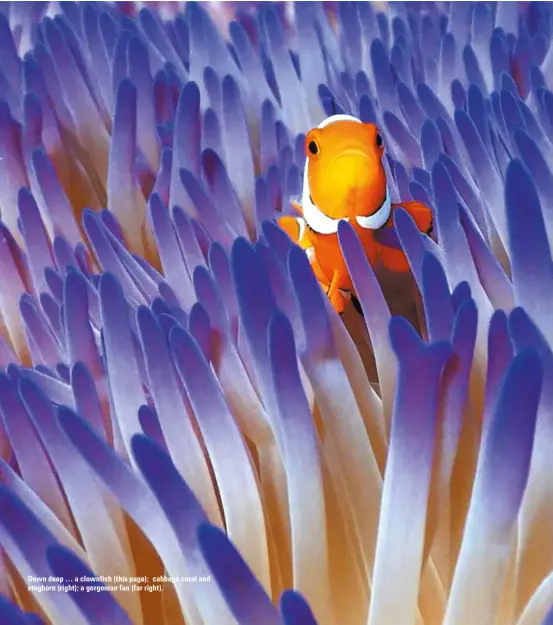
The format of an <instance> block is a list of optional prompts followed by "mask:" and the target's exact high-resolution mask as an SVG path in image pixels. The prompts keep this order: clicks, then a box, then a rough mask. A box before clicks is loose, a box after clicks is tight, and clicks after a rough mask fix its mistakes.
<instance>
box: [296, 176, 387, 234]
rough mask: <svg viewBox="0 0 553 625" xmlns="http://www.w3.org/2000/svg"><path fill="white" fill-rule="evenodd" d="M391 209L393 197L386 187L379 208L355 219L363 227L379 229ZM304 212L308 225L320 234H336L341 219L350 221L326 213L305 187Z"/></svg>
mask: <svg viewBox="0 0 553 625" xmlns="http://www.w3.org/2000/svg"><path fill="white" fill-rule="evenodd" d="M305 191H307V193H305ZM391 210H392V199H391V197H390V191H389V190H388V188H386V195H385V197H384V200H383V202H382V204H381V205H380V206H379V207H378V209H377V210H376V211H375V212H374V213H372V215H366V216H361V215H358V216H356V218H355V220H356V221H357V223H358V225H359V226H361V228H365V229H366V230H378V229H379V228H382V227H383V226H384V224H385V223H386V222H387V221H388V219H389V218H390V213H391ZM302 212H303V218H304V219H305V222H306V223H307V225H308V226H309V227H310V228H311V229H312V230H314V231H315V232H317V233H318V234H335V233H336V232H338V224H339V223H340V222H341V221H349V220H348V219H347V218H345V217H342V218H340V219H332V217H329V216H328V215H325V214H324V213H323V212H322V211H321V210H320V208H318V206H317V205H316V204H315V203H314V202H313V199H312V197H311V194H310V193H309V189H308V188H307V189H305V187H304V194H303V198H302Z"/></svg>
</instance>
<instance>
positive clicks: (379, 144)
mask: <svg viewBox="0 0 553 625" xmlns="http://www.w3.org/2000/svg"><path fill="white" fill-rule="evenodd" d="M376 145H377V146H378V147H379V148H381V147H382V135H381V134H380V133H379V132H377V133H376Z"/></svg>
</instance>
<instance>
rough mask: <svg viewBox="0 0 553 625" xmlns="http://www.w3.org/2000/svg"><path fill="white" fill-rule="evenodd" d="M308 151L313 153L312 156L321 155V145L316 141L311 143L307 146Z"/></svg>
mask: <svg viewBox="0 0 553 625" xmlns="http://www.w3.org/2000/svg"><path fill="white" fill-rule="evenodd" d="M307 149H308V150H309V151H310V152H311V154H318V153H319V145H318V144H317V142H316V141H310V142H309V143H308V144H307Z"/></svg>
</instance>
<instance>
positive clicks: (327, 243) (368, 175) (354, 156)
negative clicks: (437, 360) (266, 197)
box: [278, 115, 432, 313]
mask: <svg viewBox="0 0 553 625" xmlns="http://www.w3.org/2000/svg"><path fill="white" fill-rule="evenodd" d="M305 153H306V155H307V159H306V162H305V170H304V176H303V193H302V202H301V205H300V204H298V203H296V202H292V204H293V206H294V208H295V209H296V210H297V211H298V216H297V217H293V216H286V217H281V218H280V219H279V220H278V225H279V226H280V227H281V228H282V229H283V230H284V231H285V232H286V233H287V234H288V235H289V236H290V238H291V239H292V240H293V241H294V242H295V243H297V244H298V245H299V246H300V247H301V248H303V249H304V250H305V252H306V254H307V256H308V257H309V260H310V262H311V267H312V269H313V272H314V273H315V276H316V277H317V280H318V281H319V283H320V284H321V286H322V287H323V289H324V290H325V291H326V293H327V294H328V297H329V298H330V301H331V303H332V306H333V307H334V309H335V310H336V311H337V312H338V313H342V312H343V310H344V307H345V303H346V297H348V295H350V294H351V295H355V293H354V289H353V284H352V281H351V278H350V276H349V272H348V270H347V267H346V263H345V261H344V258H343V257H342V252H341V250H340V244H339V241H338V223H339V222H340V221H341V220H342V219H346V220H348V221H349V223H350V224H351V225H352V227H353V228H354V229H355V231H356V232H357V235H358V237H359V239H360V241H361V244H362V245H363V249H364V250H365V253H366V254H367V258H368V260H369V262H370V263H371V265H372V266H373V267H376V266H378V265H379V264H381V265H383V266H384V267H386V268H387V269H389V270H391V271H401V272H404V271H408V270H409V264H408V262H407V258H406V257H405V254H404V253H403V251H402V250H401V249H398V248H396V247H391V246H389V245H386V244H385V243H383V242H382V240H381V239H383V237H379V234H382V229H386V228H388V229H391V228H393V211H394V210H395V209H396V208H398V207H399V206H401V207H403V208H404V209H405V210H407V212H408V213H409V214H410V215H411V217H412V218H413V219H414V221H415V223H416V224H417V227H418V228H419V230H420V231H421V232H424V233H427V234H428V233H430V232H431V230H432V211H431V210H430V209H429V208H428V207H427V206H425V205H424V204H420V203H419V202H400V203H397V204H395V203H392V201H391V198H390V192H389V190H388V185H387V180H386V172H385V170H384V165H383V164H382V156H383V154H384V144H383V141H382V135H381V134H380V132H379V130H378V128H377V127H376V126H375V125H374V124H366V123H363V122H361V121H360V120H359V119H357V118H356V117H352V116H350V115H332V116H331V117H328V118H327V119H325V120H324V121H323V122H322V123H321V124H319V126H317V128H314V129H312V130H310V131H309V133H308V134H307V136H306V138H305ZM384 238H385V237H384Z"/></svg>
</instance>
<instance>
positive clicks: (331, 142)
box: [302, 115, 391, 234]
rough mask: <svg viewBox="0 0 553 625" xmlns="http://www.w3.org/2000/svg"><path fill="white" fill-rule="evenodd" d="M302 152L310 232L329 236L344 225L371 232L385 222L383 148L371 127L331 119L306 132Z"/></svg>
mask: <svg viewBox="0 0 553 625" xmlns="http://www.w3.org/2000/svg"><path fill="white" fill-rule="evenodd" d="M305 152H306V155H307V159H306V162H305V170H304V178H303V196H302V212H303V216H304V218H305V220H306V222H307V224H308V225H309V227H310V228H312V229H313V230H314V231H315V232H319V233H321V234H333V233H335V232H337V231H338V223H339V222H340V220H342V219H349V220H350V222H353V221H355V222H357V224H358V225H359V226H361V227H362V228H367V229H369V230H376V229H378V228H381V227H382V226H383V225H384V224H385V223H386V222H387V221H388V219H389V217H390V210H391V198H390V194H389V192H388V188H387V185H386V172H385V171H384V165H383V164H382V155H383V153H384V145H383V142H382V136H381V135H380V132H379V131H378V128H377V127H376V126H375V125H374V124H365V123H362V122H361V121H360V120H358V119H357V118H355V117H352V116H350V115H332V116H331V117H328V118H327V119H325V120H324V121H323V122H322V123H321V124H319V126H317V128H314V129H313V130H310V131H309V132H308V134H307V136H306V138H305Z"/></svg>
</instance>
